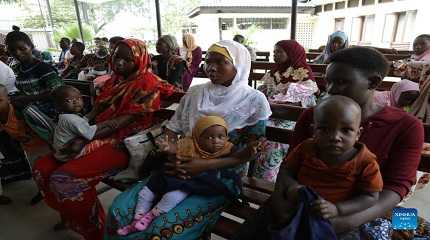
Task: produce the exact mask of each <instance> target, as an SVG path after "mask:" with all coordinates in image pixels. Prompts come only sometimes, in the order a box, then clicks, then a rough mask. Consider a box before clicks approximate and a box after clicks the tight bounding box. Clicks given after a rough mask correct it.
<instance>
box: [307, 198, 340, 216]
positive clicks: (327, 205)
mask: <svg viewBox="0 0 430 240" xmlns="http://www.w3.org/2000/svg"><path fill="white" fill-rule="evenodd" d="M311 207H312V211H313V213H314V214H316V215H318V216H320V217H322V218H324V219H329V218H333V217H337V216H339V211H338V209H337V207H336V205H334V204H333V203H331V202H329V201H326V200H324V199H322V198H320V199H318V200H316V201H314V202H313V203H312V204H311Z"/></svg>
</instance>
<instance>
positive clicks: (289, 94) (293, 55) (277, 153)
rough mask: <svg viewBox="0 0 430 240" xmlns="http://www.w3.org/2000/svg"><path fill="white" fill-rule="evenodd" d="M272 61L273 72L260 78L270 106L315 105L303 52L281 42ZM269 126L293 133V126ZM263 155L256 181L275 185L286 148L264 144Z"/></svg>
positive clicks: (293, 44) (314, 87) (274, 121)
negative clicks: (274, 66) (290, 130)
mask: <svg viewBox="0 0 430 240" xmlns="http://www.w3.org/2000/svg"><path fill="white" fill-rule="evenodd" d="M274 60H275V63H276V64H277V65H276V68H275V69H273V70H272V71H270V72H268V73H267V74H266V75H264V77H263V78H262V81H264V84H263V86H261V87H260V88H259V89H260V90H261V91H263V92H264V93H265V95H266V97H267V98H268V99H269V102H270V103H272V104H274V103H281V104H285V103H288V104H291V103H292V104H298V105H301V106H303V107H308V106H313V105H315V101H316V98H315V96H314V94H315V93H316V92H317V91H318V87H317V84H316V83H315V81H314V80H313V74H312V70H311V68H310V67H309V65H308V64H307V63H306V54H305V50H304V49H303V47H302V46H300V44H299V43H297V42H296V41H295V40H284V41H280V42H278V43H277V44H276V45H275V50H274ZM268 125H269V126H274V127H279V128H286V129H293V128H294V122H292V121H288V120H280V119H273V118H272V119H270V120H269V122H268ZM261 146H262V150H263V153H264V154H261V155H259V156H258V159H257V161H256V166H255V172H254V173H253V174H254V176H255V177H257V178H262V179H265V180H267V181H271V182H274V181H275V180H276V175H277V174H278V170H279V166H280V165H281V162H282V159H283V158H284V157H285V155H286V154H287V152H288V144H282V143H277V142H270V141H263V142H262V145H261Z"/></svg>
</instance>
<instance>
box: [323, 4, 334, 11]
mask: <svg viewBox="0 0 430 240" xmlns="http://www.w3.org/2000/svg"><path fill="white" fill-rule="evenodd" d="M331 10H333V3H330V4H326V5H324V12H328V11H331Z"/></svg>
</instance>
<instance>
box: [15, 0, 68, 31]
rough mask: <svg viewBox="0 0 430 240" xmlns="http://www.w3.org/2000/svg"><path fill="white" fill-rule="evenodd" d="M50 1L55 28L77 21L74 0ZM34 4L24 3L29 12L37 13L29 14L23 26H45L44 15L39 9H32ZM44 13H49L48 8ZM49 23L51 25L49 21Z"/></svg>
mask: <svg viewBox="0 0 430 240" xmlns="http://www.w3.org/2000/svg"><path fill="white" fill-rule="evenodd" d="M22 1H25V0H22ZM27 1H29V0H27ZM40 1H44V0H40ZM49 2H50V5H51V9H52V21H53V23H54V27H55V28H58V27H59V28H61V27H64V26H65V25H67V24H70V23H74V22H76V13H75V7H74V5H73V1H72V0H49ZM32 6H34V5H33V4H30V3H27V4H23V7H24V9H25V10H27V11H28V12H31V11H33V12H35V13H36V12H37V14H36V15H31V16H30V15H29V16H28V17H27V18H26V19H24V22H23V26H24V27H26V28H43V27H44V26H45V21H44V19H43V18H42V16H40V13H39V11H35V10H34V9H30V8H31V7H32ZM44 14H46V15H47V14H48V12H47V10H45V11H44ZM45 19H48V17H47V16H45ZM48 25H50V23H49V22H48Z"/></svg>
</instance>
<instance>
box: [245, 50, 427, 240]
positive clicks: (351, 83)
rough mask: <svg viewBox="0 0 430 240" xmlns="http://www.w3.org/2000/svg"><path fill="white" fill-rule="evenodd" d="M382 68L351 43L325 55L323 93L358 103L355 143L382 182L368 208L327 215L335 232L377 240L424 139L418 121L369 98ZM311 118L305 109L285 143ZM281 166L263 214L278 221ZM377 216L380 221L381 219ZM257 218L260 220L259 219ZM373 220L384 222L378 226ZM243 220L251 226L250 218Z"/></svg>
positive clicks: (308, 129)
mask: <svg viewBox="0 0 430 240" xmlns="http://www.w3.org/2000/svg"><path fill="white" fill-rule="evenodd" d="M387 70H388V63H387V60H386V59H385V57H384V56H383V55H381V54H380V53H379V52H378V51H376V50H373V49H370V48H365V47H355V48H347V49H344V50H341V51H339V52H337V53H335V54H334V55H333V56H332V57H331V58H330V65H329V66H328V68H327V71H326V78H327V82H328V93H329V94H332V95H342V96H347V97H350V98H352V99H353V100H355V101H356V102H357V103H358V104H359V105H360V106H361V109H362V128H363V129H362V132H361V136H360V141H361V142H362V143H364V144H366V146H367V147H368V148H369V150H370V151H371V152H373V153H374V154H375V155H376V157H377V159H378V163H379V166H380V171H381V175H382V178H383V181H384V186H383V190H382V192H381V193H380V194H379V200H378V201H377V203H376V204H375V205H374V206H372V207H370V208H369V209H366V210H364V211H360V212H358V213H355V214H352V215H348V216H342V217H334V218H331V219H330V221H331V223H332V226H333V228H334V230H335V231H336V232H337V233H339V234H340V233H344V232H350V231H351V230H353V229H358V228H360V231H361V233H362V234H364V235H370V236H371V237H372V238H371V239H381V238H379V236H375V235H373V234H374V232H373V231H372V229H375V226H377V227H380V230H383V231H391V228H390V227H391V226H390V223H389V224H385V223H387V221H385V220H389V219H385V217H384V216H386V214H387V213H388V212H391V210H392V209H393V208H394V207H396V206H397V204H399V203H400V201H401V200H402V199H403V198H404V197H405V196H406V195H407V194H408V192H409V191H410V189H411V187H412V185H413V184H414V183H415V181H416V178H415V175H416V170H417V168H418V165H419V162H420V159H421V150H422V146H423V140H424V129H423V125H422V123H421V122H420V121H419V120H418V119H416V118H415V117H413V116H411V115H409V114H407V113H406V112H404V111H402V110H401V109H397V108H392V107H389V106H380V105H378V104H377V103H376V102H375V101H374V100H373V94H374V91H375V88H376V87H377V86H378V84H379V83H380V82H381V81H382V79H383V78H384V76H385V74H386V73H387ZM312 122H313V109H308V110H306V111H305V112H304V113H303V114H302V116H301V117H300V118H299V120H298V122H297V124H296V127H295V129H294V135H293V138H292V141H291V147H295V146H297V145H298V144H300V143H301V142H302V141H303V140H305V139H307V138H310V137H312V135H313V128H312ZM334 141H336V144H337V143H339V144H343V139H341V140H340V139H339V138H336V139H335V140H334ZM282 169H283V168H281V170H280V173H279V176H278V179H277V183H276V186H275V191H274V193H273V194H272V199H274V200H273V201H272V203H271V206H270V208H271V209H272V210H269V211H266V214H267V213H269V214H268V215H270V212H271V213H273V214H275V215H277V218H278V219H280V220H282V219H283V218H284V217H285V215H283V213H284V212H285V210H284V207H285V206H283V205H282V201H279V199H282V195H281V194H282V193H283V192H284V191H287V189H288V186H285V184H284V180H285V179H284V178H283V177H282V176H285V173H284V171H283V170H282ZM266 210H267V208H266ZM263 212H264V211H263ZM260 214H261V212H260ZM387 215H388V214H387ZM390 215H391V214H390ZM260 217H261V216H260ZM265 217H268V216H267V215H266V216H265ZM377 218H383V219H384V220H382V221H381V219H377ZM389 218H391V216H389ZM256 219H257V218H256ZM375 219H376V220H375ZM254 221H255V220H254ZM259 222H263V221H262V220H261V218H260V219H259ZM378 222H379V223H384V224H383V225H380V224H378ZM248 223H249V224H252V221H249V222H248ZM422 223H423V222H422V221H421V220H420V223H419V224H420V226H419V227H418V229H417V230H416V231H415V232H416V234H417V235H416V237H418V236H420V237H423V236H422V234H423V233H425V234H427V233H428V225H427V226H425V225H422ZM252 226H256V225H255V224H254V225H252ZM252 226H250V225H245V226H244V227H245V228H247V229H251V227H252ZM258 228H259V229H261V228H263V230H264V226H261V224H260V225H258ZM259 229H256V230H255V231H258V230H259ZM401 234H404V231H403V232H402V231H395V232H394V233H393V236H392V239H411V238H413V235H412V236H407V237H406V238H404V237H400V236H399V235H401ZM412 234H413V233H412ZM397 237H399V238H397ZM249 239H252V238H249ZM341 239H342V238H341ZM353 239H357V238H353ZM358 239H359V238H358Z"/></svg>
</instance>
